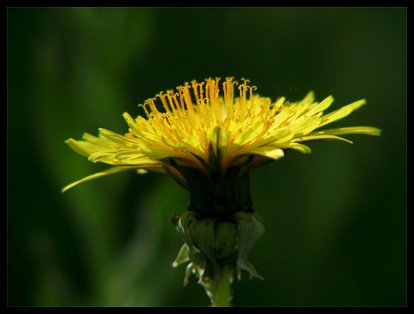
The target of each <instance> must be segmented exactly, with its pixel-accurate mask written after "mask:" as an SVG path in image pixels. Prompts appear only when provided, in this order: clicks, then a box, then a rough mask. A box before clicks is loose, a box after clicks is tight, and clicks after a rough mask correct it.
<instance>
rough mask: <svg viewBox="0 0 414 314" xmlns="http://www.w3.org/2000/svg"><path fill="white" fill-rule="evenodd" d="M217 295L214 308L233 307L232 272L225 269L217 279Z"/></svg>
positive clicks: (219, 273)
mask: <svg viewBox="0 0 414 314" xmlns="http://www.w3.org/2000/svg"><path fill="white" fill-rule="evenodd" d="M216 280H217V283H216V293H215V295H214V300H213V304H212V306H231V287H230V271H229V269H228V268H227V267H225V266H224V267H223V268H222V269H221V270H220V271H219V272H218V276H217V277H216Z"/></svg>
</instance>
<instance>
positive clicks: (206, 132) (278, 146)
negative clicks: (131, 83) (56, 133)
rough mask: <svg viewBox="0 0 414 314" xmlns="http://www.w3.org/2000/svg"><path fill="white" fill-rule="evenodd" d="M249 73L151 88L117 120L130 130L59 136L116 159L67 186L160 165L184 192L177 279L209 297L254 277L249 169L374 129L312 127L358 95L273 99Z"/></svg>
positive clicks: (215, 298)
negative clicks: (337, 102)
mask: <svg viewBox="0 0 414 314" xmlns="http://www.w3.org/2000/svg"><path fill="white" fill-rule="evenodd" d="M255 90H256V87H255V86H250V85H249V81H248V80H244V79H243V80H242V83H240V84H239V83H238V82H236V81H234V80H233V79H232V78H227V79H226V80H225V81H224V82H223V83H220V79H219V78H216V79H211V78H209V79H206V80H205V81H204V82H201V83H198V82H196V81H192V82H191V85H190V84H189V83H185V84H184V85H183V86H179V87H177V91H173V90H168V91H167V92H165V93H162V92H161V93H159V94H158V95H157V96H156V97H155V98H152V99H148V100H147V101H146V102H145V103H144V104H143V105H140V106H141V107H142V108H143V110H144V112H145V117H143V116H138V117H137V118H136V119H133V118H132V117H131V116H130V115H129V114H128V113H124V118H125V120H126V122H127V124H128V126H129V132H128V133H126V134H125V135H120V134H117V133H114V132H112V131H109V130H106V129H99V136H98V137H96V136H93V135H90V134H87V133H85V134H84V136H83V140H81V141H76V140H73V139H69V140H67V143H68V144H69V145H70V147H71V148H72V149H74V150H75V151H76V152H78V153H80V154H82V155H84V156H86V157H88V158H89V160H91V161H93V162H103V163H107V164H110V165H114V166H115V167H113V168H111V169H109V170H106V171H103V172H100V173H96V174H93V175H91V176H88V177H86V178H84V179H82V180H79V181H77V182H74V183H72V184H70V185H68V186H66V187H65V188H64V189H63V190H64V191H65V190H67V189H69V188H71V187H73V186H74V185H76V184H79V183H81V182H84V181H87V180H91V179H94V178H98V177H101V176H104V175H108V174H112V173H116V172H120V171H124V170H136V171H137V172H138V173H145V172H146V171H157V172H164V173H167V174H169V175H171V176H172V177H173V178H174V179H175V180H176V181H177V182H178V183H179V184H180V185H182V186H183V187H184V188H186V189H187V190H188V192H189V196H190V201H189V203H188V206H187V210H188V211H186V212H185V213H182V214H177V215H176V216H175V224H176V227H177V231H178V232H179V233H180V235H181V237H182V239H183V241H184V244H183V246H182V248H181V250H180V252H179V254H178V256H177V258H176V260H175V261H174V263H173V266H178V265H180V264H182V263H188V265H187V271H186V276H185V281H184V282H185V283H186V282H188V277H189V275H190V274H194V275H195V276H196V277H197V278H198V281H199V283H200V284H202V285H203V286H204V288H205V289H206V292H207V295H208V296H209V297H210V299H211V302H212V304H213V305H223V304H228V302H229V300H230V299H231V294H230V288H229V285H230V284H231V283H232V281H233V278H234V275H235V274H236V275H237V277H238V278H240V274H241V270H245V271H247V272H249V273H250V276H251V277H257V278H261V276H260V275H259V274H258V272H257V271H256V270H255V268H254V267H253V265H252V264H250V263H249V261H248V260H247V255H248V253H249V251H250V249H251V248H252V246H253V245H254V243H255V242H256V241H257V240H258V239H259V238H260V236H261V235H262V234H263V232H264V226H263V224H262V221H261V218H260V216H259V215H258V214H257V213H256V212H255V211H254V208H253V202H252V199H251V195H250V183H249V170H250V169H251V168H252V167H255V166H258V165H260V164H263V163H265V162H267V161H271V160H276V159H279V158H282V157H283V156H284V151H286V150H297V151H299V152H301V153H310V152H311V150H310V148H309V147H308V146H306V145H305V144H303V143H304V142H308V141H313V140H337V141H344V142H347V143H352V142H351V141H349V140H347V139H345V138H343V137H340V136H339V135H346V134H368V135H379V134H380V130H379V129H377V128H373V127H366V126H360V127H345V128H336V129H325V130H321V129H320V128H321V127H323V126H325V125H326V124H329V123H332V122H334V121H337V120H339V119H342V118H344V117H346V116H347V115H349V114H350V113H351V112H352V111H354V110H356V109H358V108H360V107H361V106H362V105H364V104H365V100H358V101H356V102H353V103H351V104H349V105H346V106H344V107H342V108H339V109H337V110H335V111H333V112H331V113H328V114H324V111H325V110H326V109H328V107H329V106H330V105H331V104H332V102H333V98H332V96H329V97H327V98H325V99H324V100H322V101H321V102H315V101H314V95H313V93H312V92H310V93H308V94H307V95H306V97H305V98H304V99H302V100H301V101H298V102H294V103H290V102H287V101H286V100H285V98H284V97H281V98H279V99H277V100H276V101H275V102H272V100H271V99H270V98H266V97H262V96H259V95H258V94H255V93H254V91H255Z"/></svg>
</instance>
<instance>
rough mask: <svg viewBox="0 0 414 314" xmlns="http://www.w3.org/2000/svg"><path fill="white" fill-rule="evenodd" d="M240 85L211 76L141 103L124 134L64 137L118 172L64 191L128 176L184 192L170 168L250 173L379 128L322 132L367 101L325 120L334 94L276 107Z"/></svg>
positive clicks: (310, 95) (103, 132) (246, 83)
mask: <svg viewBox="0 0 414 314" xmlns="http://www.w3.org/2000/svg"><path fill="white" fill-rule="evenodd" d="M242 81H243V82H242V83H241V84H240V83H238V82H237V81H234V80H233V78H226V80H225V81H224V82H223V83H222V84H220V78H216V79H211V78H209V79H206V80H205V82H201V83H198V82H196V81H192V82H191V84H189V83H185V84H184V85H183V86H179V87H177V90H176V91H174V90H168V91H166V92H165V93H163V92H161V93H159V94H158V95H156V97H155V98H153V99H148V100H147V101H146V102H145V103H144V104H143V105H140V106H141V107H142V108H143V109H144V111H145V115H146V116H145V117H142V116H138V117H137V118H136V119H134V118H132V117H131V116H130V115H129V114H128V113H124V114H123V117H124V119H125V120H126V122H127V124H128V126H129V132H128V133H126V134H125V135H121V134H118V133H115V132H112V131H110V130H107V129H103V128H100V129H99V136H98V137H96V136H93V135H90V134H88V133H85V134H84V135H83V140H79V141H77V140H74V139H72V138H70V139H68V140H67V141H66V143H67V144H69V146H70V147H71V148H72V149H73V150H75V151H76V152H77V153H79V154H81V155H84V156H86V157H88V159H89V160H90V161H92V162H102V163H106V164H109V165H114V166H116V167H113V168H111V169H109V170H106V171H103V172H99V173H96V174H93V175H91V176H88V177H86V178H84V179H82V180H79V181H76V182H74V183H72V184H70V185H68V186H66V187H65V188H64V189H63V191H66V190H68V189H70V188H72V187H73V186H75V185H77V184H79V183H82V182H85V181H88V180H92V179H95V178H99V177H102V176H105V175H109V174H113V173H117V172H121V171H125V170H137V171H138V173H145V172H147V171H156V172H164V173H168V174H170V175H172V176H173V177H174V178H175V179H176V180H178V181H179V182H180V183H181V184H182V185H184V186H188V182H186V179H185V178H184V177H183V176H182V174H181V173H179V172H177V170H176V167H174V166H175V165H181V166H186V167H195V168H198V169H200V170H202V171H203V172H206V173H208V172H209V169H211V167H212V162H213V160H214V163H216V162H218V164H219V166H220V169H221V170H222V171H226V170H227V169H228V168H230V167H231V166H234V165H241V164H244V163H246V161H247V160H248V159H249V164H248V165H246V166H245V167H246V168H251V167H253V166H257V165H259V164H261V163H264V162H266V161H268V160H276V159H279V158H282V157H283V156H284V151H286V150H289V149H291V150H296V151H299V152H301V153H310V152H311V149H310V148H309V147H308V146H307V145H304V144H302V143H304V142H309V141H315V140H337V141H343V142H346V143H352V142H351V141H350V140H348V139H345V138H343V137H341V136H339V135H346V134H367V135H379V134H380V130H379V129H378V128H374V127H367V126H354V127H343V128H335V129H326V130H320V128H321V127H323V126H325V125H327V124H329V123H332V122H335V121H337V120H340V119H342V118H344V117H346V116H348V115H349V114H350V113H351V112H353V111H354V110H356V109H358V108H360V107H361V106H363V105H364V104H365V99H361V100H358V101H355V102H353V103H351V104H349V105H346V106H344V107H342V108H339V109H337V110H335V111H333V112H331V113H328V114H324V111H325V110H326V109H328V108H329V106H330V105H331V104H332V103H333V101H334V99H333V97H332V96H328V97H326V98H325V99H323V100H322V101H321V102H316V101H315V99H314V93H313V92H309V93H308V94H307V95H306V96H305V98H303V99H302V100H301V101H298V102H293V103H291V102H288V101H286V99H285V97H280V98H279V99H277V100H276V101H274V102H273V101H272V100H271V99H270V98H267V97H262V96H259V95H258V94H255V93H254V92H255V90H256V86H250V85H249V81H248V80H245V79H243V80H242ZM220 85H221V86H220ZM212 154H213V155H214V157H215V158H214V159H212V158H211V156H212ZM214 166H216V165H214Z"/></svg>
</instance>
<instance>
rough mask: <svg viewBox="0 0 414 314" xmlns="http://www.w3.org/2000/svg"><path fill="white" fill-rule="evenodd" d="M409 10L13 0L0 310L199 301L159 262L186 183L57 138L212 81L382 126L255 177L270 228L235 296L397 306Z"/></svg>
mask: <svg viewBox="0 0 414 314" xmlns="http://www.w3.org/2000/svg"><path fill="white" fill-rule="evenodd" d="M406 65H407V63H406V9H404V8H335V9H334V8H329V9H328V8H273V9H272V8H263V9H261V8H248V9H247V8H245V9H243V8H238V9H236V8H217V9H213V8H211V9H208V8H204V9H201V8H200V9H197V8H191V9H190V8H164V9H162V8H158V9H157V8H9V9H8V113H7V118H8V126H7V127H8V145H7V156H8V165H7V166H8V304H9V305H100V306H101V305H102V306H105V305H111V306H123V305H128V306H140V305H151V306H156V305H163V306H165V305H176V306H180V305H207V304H208V299H207V297H206V296H205V295H204V291H203V289H202V288H201V287H200V286H198V285H197V283H195V282H194V280H192V282H191V283H190V285H189V286H188V287H186V288H183V287H182V280H183V275H184V269H183V268H179V269H172V267H171V262H172V261H173V259H174V258H175V255H176V253H177V251H178V249H179V247H180V244H181V240H180V238H179V235H178V234H177V233H176V231H175V229H174V226H173V225H172V224H171V222H170V218H171V216H172V215H173V214H174V213H176V212H181V211H184V210H185V207H186V202H187V200H186V198H187V195H186V192H185V191H184V190H183V189H181V188H180V187H179V186H178V185H176V184H175V183H174V182H173V180H171V179H170V178H168V177H166V176H165V177H164V176H161V175H157V174H147V175H142V176H141V175H136V174H133V173H124V174H119V175H116V176H111V177H107V178H103V179H100V180H97V181H94V182H89V183H85V184H83V185H81V186H79V187H77V188H75V189H74V190H71V191H69V192H67V193H65V194H61V193H60V189H61V188H62V187H63V186H64V185H66V184H68V183H70V182H72V181H74V180H77V179H79V178H82V177H84V176H86V175H88V174H91V173H94V172H97V171H99V170H101V169H105V168H106V166H105V165H98V164H97V165H94V164H92V163H89V162H88V161H87V160H86V159H85V158H83V157H81V156H79V155H77V154H76V153H74V152H73V151H71V150H70V149H69V148H68V147H67V145H65V144H64V140H66V139H67V138H69V137H74V138H77V139H78V138H80V137H81V135H82V133H83V132H89V133H92V134H96V132H97V128H99V127H105V128H107V129H111V130H114V131H117V132H125V131H126V130H127V127H126V124H125V122H123V119H122V117H121V114H122V113H123V112H124V111H128V112H130V113H131V114H132V115H137V114H138V113H139V112H140V111H139V110H138V107H137V106H136V105H137V104H138V103H142V102H143V101H144V100H145V99H147V98H149V97H153V96H154V95H155V94H156V93H157V92H159V91H161V90H165V89H170V88H173V87H175V86H176V85H178V84H181V83H183V82H185V81H189V80H192V79H199V80H202V79H204V78H206V77H209V76H213V77H214V76H222V77H225V76H235V77H236V78H240V77H246V78H249V79H250V80H251V81H252V83H253V84H255V85H257V86H258V88H259V89H258V92H259V93H260V94H262V95H265V96H269V97H272V98H273V99H275V98H277V97H278V96H282V95H285V96H287V97H288V99H291V100H297V99H300V98H301V97H303V96H304V95H305V94H306V93H307V92H308V90H310V89H312V90H314V91H315V93H316V96H317V98H318V99H319V100H320V99H322V98H323V97H326V96H328V95H329V94H333V95H334V96H335V99H336V101H335V103H334V105H333V107H334V108H337V107H339V106H342V105H345V104H347V103H349V102H352V101H354V100H357V99H360V98H366V99H367V100H368V105H367V106H366V107H364V108H362V109H361V110H359V111H358V112H356V113H354V114H352V115H351V116H350V117H348V118H347V119H346V120H344V121H341V122H339V123H338V125H341V126H353V125H372V126H377V127H380V128H381V129H382V130H383V135H382V136H381V137H380V138H373V137H365V136H354V137H352V139H354V140H355V144H354V145H346V144H343V143H334V142H332V143H312V144H311V147H312V149H313V154H311V155H301V154H299V153H295V152H289V153H288V154H287V156H286V157H285V158H284V159H282V160H280V161H277V162H274V163H271V164H269V165H266V166H263V167H262V168H258V169H256V170H254V171H253V174H252V190H253V191H252V192H253V197H254V201H255V207H256V209H257V210H258V212H259V213H260V214H261V215H262V217H263V218H264V223H265V226H266V233H265V235H264V236H263V237H262V239H261V240H259V242H258V243H257V245H256V246H255V247H254V248H253V250H252V252H251V257H250V260H251V262H252V263H253V264H254V265H255V266H256V268H257V269H258V271H259V272H260V273H261V274H262V275H264V277H265V279H264V280H263V281H260V280H249V279H248V276H247V275H244V276H243V279H242V281H241V282H236V283H235V284H234V290H235V299H234V302H235V305H239V306H245V305H271V306H307V305H314V306H320V305H321V306H322V305H323V306H326V305H328V306H329V305H338V306H372V305H376V306H385V305H386V306H390V305H405V304H406Z"/></svg>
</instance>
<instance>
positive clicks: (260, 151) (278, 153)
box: [251, 146, 285, 160]
mask: <svg viewBox="0 0 414 314" xmlns="http://www.w3.org/2000/svg"><path fill="white" fill-rule="evenodd" d="M251 153H252V154H257V155H261V156H265V157H268V158H271V159H275V160H276V159H280V158H282V157H283V156H285V153H284V152H283V149H280V148H275V147H271V146H265V147H258V148H255V149H253V150H252V151H251Z"/></svg>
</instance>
